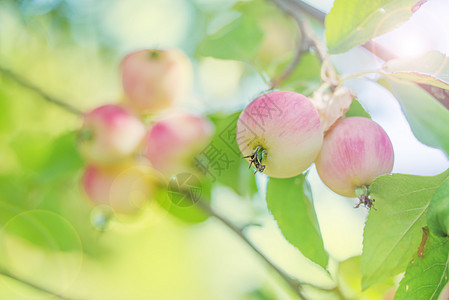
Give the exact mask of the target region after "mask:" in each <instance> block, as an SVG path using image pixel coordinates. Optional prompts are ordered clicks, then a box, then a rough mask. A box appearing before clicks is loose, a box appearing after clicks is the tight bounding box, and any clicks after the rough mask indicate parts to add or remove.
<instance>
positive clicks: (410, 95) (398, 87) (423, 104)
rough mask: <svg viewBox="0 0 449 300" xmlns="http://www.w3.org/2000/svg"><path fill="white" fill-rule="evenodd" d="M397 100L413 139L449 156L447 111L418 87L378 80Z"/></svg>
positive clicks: (448, 113) (448, 118)
mask: <svg viewBox="0 0 449 300" xmlns="http://www.w3.org/2000/svg"><path fill="white" fill-rule="evenodd" d="M379 83H381V84H382V85H383V86H384V87H386V88H387V89H389V90H390V91H391V92H392V93H393V94H394V95H395V96H396V99H398V101H399V103H400V104H401V107H402V110H403V112H404V114H405V116H406V118H407V120H408V122H409V124H410V127H411V129H412V131H413V134H414V135H415V137H416V138H417V139H418V140H420V141H421V142H422V143H424V144H426V145H428V146H431V147H436V148H440V149H442V150H443V151H444V152H445V153H446V155H449V139H448V138H447V137H448V136H449V126H447V124H449V110H447V109H446V108H445V107H444V106H443V105H442V104H441V103H440V102H438V101H437V100H436V99H435V98H433V97H432V96H431V95H430V94H428V93H427V92H426V91H424V90H423V89H421V88H420V87H418V86H416V85H414V84H411V83H408V84H405V83H400V82H397V81H394V80H390V79H381V80H379Z"/></svg>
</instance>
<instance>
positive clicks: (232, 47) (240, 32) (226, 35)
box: [198, 16, 263, 61]
mask: <svg viewBox="0 0 449 300" xmlns="http://www.w3.org/2000/svg"><path fill="white" fill-rule="evenodd" d="M262 38H263V32H262V30H261V29H260V28H259V27H258V25H257V22H256V21H255V20H254V19H253V18H251V17H247V16H245V17H243V16H242V17H240V18H238V19H237V20H235V21H233V22H232V23H231V24H228V25H227V26H225V27H223V28H222V29H220V30H219V31H218V32H216V33H215V34H213V35H210V36H208V37H207V38H205V39H204V40H203V42H202V43H201V45H200V46H199V48H198V49H199V50H198V51H199V54H200V55H201V56H212V57H215V58H219V59H234V60H242V61H250V60H251V59H252V57H253V56H254V55H255V54H256V52H257V50H258V49H259V45H260V43H261V42H262Z"/></svg>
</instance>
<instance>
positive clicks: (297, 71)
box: [269, 53, 321, 95]
mask: <svg viewBox="0 0 449 300" xmlns="http://www.w3.org/2000/svg"><path fill="white" fill-rule="evenodd" d="M292 59H293V58H291V59H289V60H288V61H286V62H284V63H282V64H279V65H278V66H277V68H276V70H275V71H274V74H269V76H270V77H271V78H278V76H281V75H282V73H283V72H284V71H285V69H286V68H287V67H288V66H289V64H290V63H291V60H292ZM320 72H321V63H320V60H319V59H318V58H317V57H316V55H314V54H312V53H306V54H303V55H302V56H301V60H300V61H299V64H298V65H297V66H296V67H295V68H294V69H293V71H292V72H291V73H290V74H289V75H288V77H286V78H285V79H284V80H283V81H282V82H281V84H280V85H279V88H281V89H282V90H289V91H294V92H297V93H302V94H304V95H311V94H312V93H313V92H314V91H315V90H317V89H318V87H319V86H320V84H321V75H320Z"/></svg>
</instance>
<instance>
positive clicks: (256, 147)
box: [237, 91, 323, 178]
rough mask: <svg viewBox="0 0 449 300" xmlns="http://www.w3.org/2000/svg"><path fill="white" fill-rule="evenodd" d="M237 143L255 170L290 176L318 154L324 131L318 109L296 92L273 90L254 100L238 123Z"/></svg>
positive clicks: (297, 172)
mask: <svg viewBox="0 0 449 300" xmlns="http://www.w3.org/2000/svg"><path fill="white" fill-rule="evenodd" d="M237 143H238V146H239V148H240V151H241V152H242V154H243V156H244V157H246V158H249V159H250V161H251V165H252V164H254V166H255V168H256V171H260V172H265V173H266V174H267V175H269V176H271V177H277V178H287V177H293V176H296V175H299V174H301V173H302V172H304V171H305V170H306V169H307V168H308V167H309V166H310V165H311V164H312V163H313V161H314V160H315V158H316V157H317V155H318V153H319V151H320V149H321V145H322V143H323V131H322V128H321V124H320V117H319V115H318V112H317V110H316V109H315V107H314V106H313V105H312V103H311V102H310V101H309V99H308V98H307V97H305V96H303V95H301V94H298V93H295V92H286V91H278V92H271V93H268V94H265V95H263V96H260V97H258V98H256V99H255V100H253V101H252V102H251V103H250V104H249V105H248V106H247V107H246V108H245V109H244V110H243V112H242V113H241V114H240V117H239V120H238V122H237Z"/></svg>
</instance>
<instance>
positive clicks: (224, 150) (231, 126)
mask: <svg viewBox="0 0 449 300" xmlns="http://www.w3.org/2000/svg"><path fill="white" fill-rule="evenodd" d="M239 116H240V112H235V113H232V114H229V115H223V114H213V115H209V116H208V117H209V119H210V120H212V122H213V123H214V124H215V136H214V137H213V139H212V141H211V143H210V144H209V145H208V146H207V147H206V149H204V151H203V155H200V156H199V157H198V158H199V159H201V158H202V156H204V152H207V153H210V152H208V151H210V149H216V150H217V151H218V153H219V155H220V156H217V158H216V159H215V160H207V161H206V160H205V157H203V159H201V161H203V162H205V164H204V165H205V166H206V167H208V168H209V171H210V172H209V173H208V175H209V176H210V177H211V179H212V180H216V181H217V182H219V183H221V184H223V185H225V186H227V187H230V188H231V189H233V190H234V191H235V192H236V193H237V194H239V195H241V196H247V195H249V196H252V195H254V194H255V193H256V192H257V185H256V179H255V176H254V174H253V173H254V172H252V171H251V170H249V169H248V168H249V164H248V162H247V161H245V160H244V159H242V154H241V153H240V149H239V146H238V145H237V140H236V138H235V136H236V130H237V129H236V127H237V120H238V118H239ZM209 158H210V157H209Z"/></svg>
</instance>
